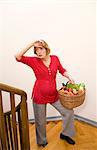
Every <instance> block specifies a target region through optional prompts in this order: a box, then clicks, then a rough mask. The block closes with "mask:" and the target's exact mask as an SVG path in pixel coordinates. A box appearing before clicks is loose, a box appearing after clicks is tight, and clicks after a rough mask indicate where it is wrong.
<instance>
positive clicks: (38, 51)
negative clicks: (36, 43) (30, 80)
mask: <svg viewBox="0 0 97 150" xmlns="http://www.w3.org/2000/svg"><path fill="white" fill-rule="evenodd" d="M35 49H36V55H37V56H38V58H41V59H43V58H45V57H46V49H45V48H44V47H36V48H35Z"/></svg>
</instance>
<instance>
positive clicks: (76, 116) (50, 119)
mask: <svg viewBox="0 0 97 150" xmlns="http://www.w3.org/2000/svg"><path fill="white" fill-rule="evenodd" d="M46 119H47V121H56V120H62V117H61V116H52V117H47V118H46ZM74 119H75V120H79V121H82V122H85V123H88V124H90V125H92V126H95V127H97V122H96V121H92V120H90V119H87V118H84V117H81V116H78V115H74ZM29 122H31V123H34V122H35V120H34V119H29Z"/></svg>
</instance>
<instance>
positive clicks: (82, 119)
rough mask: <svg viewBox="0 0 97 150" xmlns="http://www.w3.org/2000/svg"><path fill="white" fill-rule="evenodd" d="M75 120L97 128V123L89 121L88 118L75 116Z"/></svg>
mask: <svg viewBox="0 0 97 150" xmlns="http://www.w3.org/2000/svg"><path fill="white" fill-rule="evenodd" d="M74 119H76V120H79V121H83V122H85V123H88V124H90V125H92V126H95V127H97V122H96V121H92V120H90V119H87V118H84V117H81V116H78V115H74Z"/></svg>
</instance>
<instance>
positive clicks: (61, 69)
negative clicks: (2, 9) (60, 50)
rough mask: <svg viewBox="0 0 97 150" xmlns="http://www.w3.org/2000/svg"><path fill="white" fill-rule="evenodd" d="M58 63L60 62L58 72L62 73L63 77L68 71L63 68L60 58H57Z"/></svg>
mask: <svg viewBox="0 0 97 150" xmlns="http://www.w3.org/2000/svg"><path fill="white" fill-rule="evenodd" d="M57 62H58V70H59V73H61V74H62V75H63V74H64V72H65V71H67V70H66V69H65V68H63V66H62V65H61V63H60V60H59V58H58V57H57Z"/></svg>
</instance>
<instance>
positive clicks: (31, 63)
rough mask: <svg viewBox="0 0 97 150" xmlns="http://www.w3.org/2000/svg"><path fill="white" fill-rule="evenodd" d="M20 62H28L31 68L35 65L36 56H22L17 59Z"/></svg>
mask: <svg viewBox="0 0 97 150" xmlns="http://www.w3.org/2000/svg"><path fill="white" fill-rule="evenodd" d="M16 60H17V61H18V62H22V63H23V64H26V65H28V66H30V67H31V68H34V67H35V61H34V57H29V56H22V58H21V59H20V60H18V59H16Z"/></svg>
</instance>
